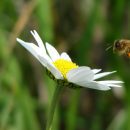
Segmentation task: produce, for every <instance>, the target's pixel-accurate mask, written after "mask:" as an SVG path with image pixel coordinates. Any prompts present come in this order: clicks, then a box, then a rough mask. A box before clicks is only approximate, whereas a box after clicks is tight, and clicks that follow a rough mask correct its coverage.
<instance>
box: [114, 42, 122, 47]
mask: <svg viewBox="0 0 130 130" xmlns="http://www.w3.org/2000/svg"><path fill="white" fill-rule="evenodd" d="M114 47H115V48H116V49H121V42H120V40H116V41H115V42H114Z"/></svg>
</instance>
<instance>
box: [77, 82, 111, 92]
mask: <svg viewBox="0 0 130 130" xmlns="http://www.w3.org/2000/svg"><path fill="white" fill-rule="evenodd" d="M75 84H77V85H79V86H82V87H85V88H91V89H97V90H104V91H106V90H109V89H111V88H110V87H109V86H107V85H105V84H100V83H98V82H96V81H92V82H87V81H84V82H78V83H75Z"/></svg>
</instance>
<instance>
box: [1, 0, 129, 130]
mask: <svg viewBox="0 0 130 130" xmlns="http://www.w3.org/2000/svg"><path fill="white" fill-rule="evenodd" d="M129 7H130V1H129V0H114V1H113V0H109V1H107V0H105V1H103V0H77V1H75V0H30V1H26V0H1V1H0V19H1V20H0V130H44V129H45V125H46V119H47V111H48V107H49V102H50V99H51V96H52V93H53V90H54V88H55V83H54V82H53V81H52V80H51V79H49V78H48V77H47V76H46V72H45V70H44V68H43V67H42V66H41V65H40V63H38V61H37V60H36V59H34V57H33V56H32V55H31V54H30V53H28V52H27V51H26V50H25V49H24V48H23V47H22V46H20V45H19V44H18V43H16V37H20V38H21V39H24V40H25V41H30V42H31V41H33V38H32V36H31V34H30V33H29V31H30V30H34V29H36V30H37V32H38V33H39V35H40V36H41V38H42V39H43V41H44V42H46V41H48V42H50V43H53V45H54V46H55V47H56V48H57V49H58V50H59V52H62V51H66V52H68V53H69V55H70V56H71V58H72V59H73V61H75V62H76V63H77V64H79V65H86V66H91V67H92V68H102V69H103V70H104V71H112V70H117V73H116V74H114V76H113V77H112V78H114V79H121V80H123V81H124V82H125V84H124V86H123V88H116V89H112V90H110V91H107V92H102V91H97V90H91V89H84V88H83V89H76V90H73V89H69V88H66V90H65V91H64V93H63V95H62V98H61V100H60V102H59V104H58V106H57V109H56V113H55V117H54V119H55V120H54V122H53V130H61V129H62V130H130V59H127V58H125V57H120V56H118V55H116V54H113V52H112V49H110V50H108V51H105V49H106V48H107V47H108V46H110V45H111V44H113V41H114V40H115V39H121V38H127V39H130V24H129V23H130V17H129V16H130V14H129V12H130V8H129Z"/></svg>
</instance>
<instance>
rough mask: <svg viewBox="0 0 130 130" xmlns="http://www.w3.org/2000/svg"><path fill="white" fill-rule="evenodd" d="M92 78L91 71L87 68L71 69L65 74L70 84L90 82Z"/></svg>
mask: <svg viewBox="0 0 130 130" xmlns="http://www.w3.org/2000/svg"><path fill="white" fill-rule="evenodd" d="M93 77H94V73H93V71H91V69H90V68H89V67H85V66H83V67H78V68H76V69H72V70H70V71H69V72H68V73H67V80H68V81H69V82H72V83H77V82H82V81H89V82H90V81H92V80H93Z"/></svg>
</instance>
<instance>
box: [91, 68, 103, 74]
mask: <svg viewBox="0 0 130 130" xmlns="http://www.w3.org/2000/svg"><path fill="white" fill-rule="evenodd" d="M101 70H102V69H92V71H93V73H94V74H96V73H98V72H100V71H101Z"/></svg>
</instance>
